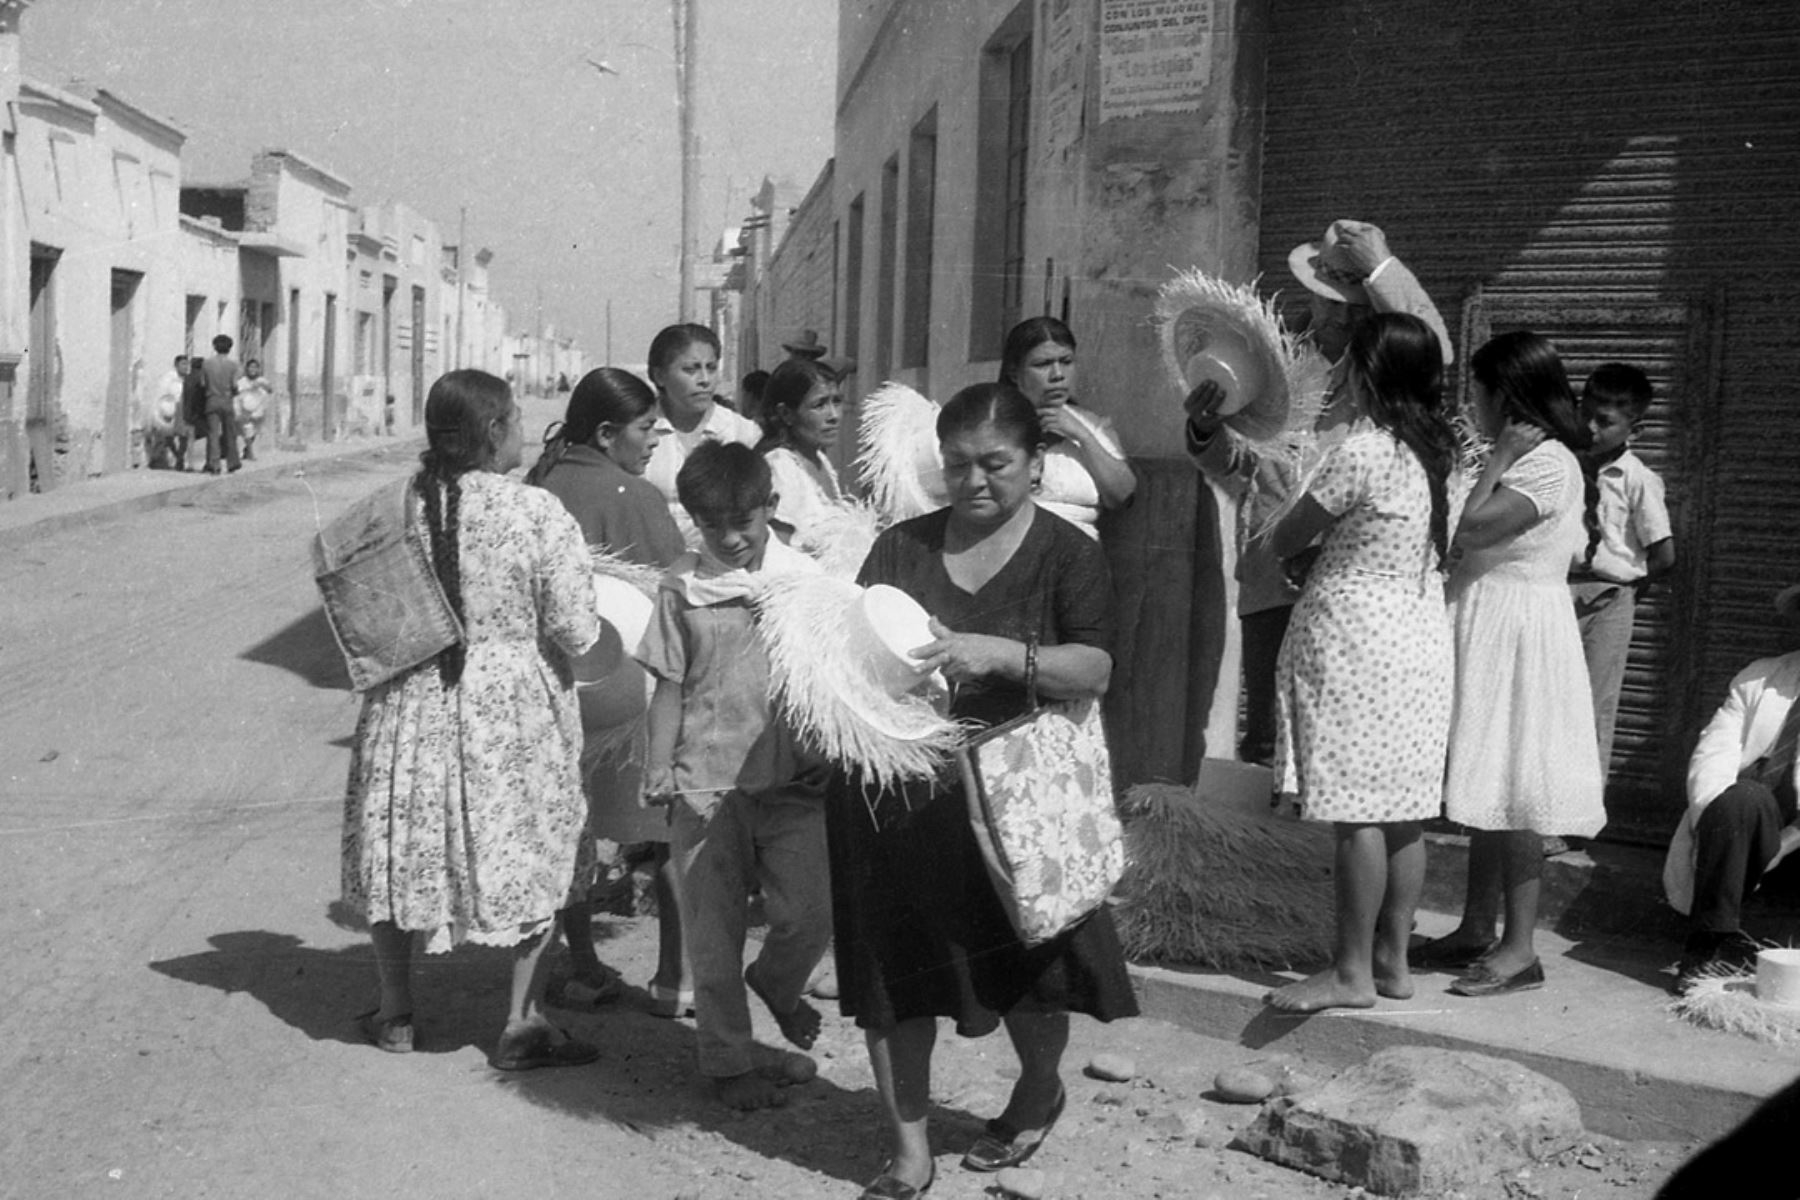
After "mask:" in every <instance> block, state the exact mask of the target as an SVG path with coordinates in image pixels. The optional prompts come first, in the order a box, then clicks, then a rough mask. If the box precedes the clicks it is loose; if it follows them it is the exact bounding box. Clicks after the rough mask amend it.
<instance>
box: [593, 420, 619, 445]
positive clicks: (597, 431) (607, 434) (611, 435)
mask: <svg viewBox="0 0 1800 1200" xmlns="http://www.w3.org/2000/svg"><path fill="white" fill-rule="evenodd" d="M618 436H619V427H618V426H617V425H614V424H613V423H612V422H611V421H602V422H600V423H599V424H598V425H596V426H594V448H595V449H597V450H605V449H606V448H607V447H608V446H610V445H612V444H613V442H614V441H616V440H617V439H618Z"/></svg>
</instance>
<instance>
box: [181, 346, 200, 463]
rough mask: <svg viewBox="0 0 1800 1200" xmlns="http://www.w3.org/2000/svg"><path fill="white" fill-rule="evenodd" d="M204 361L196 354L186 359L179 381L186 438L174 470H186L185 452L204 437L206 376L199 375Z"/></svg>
mask: <svg viewBox="0 0 1800 1200" xmlns="http://www.w3.org/2000/svg"><path fill="white" fill-rule="evenodd" d="M204 361H205V360H204V359H202V358H201V357H200V356H199V355H198V354H195V355H191V356H190V357H189V358H188V370H187V375H186V376H184V377H183V378H182V381H181V412H182V415H183V418H184V419H185V421H186V423H187V428H188V438H187V440H186V441H185V442H183V443H182V449H181V461H180V462H179V463H178V464H177V466H176V469H177V470H181V471H185V470H187V469H188V465H187V452H188V449H189V448H190V447H191V446H192V445H193V440H194V438H196V437H199V438H204V437H205V436H206V376H205V375H203V374H201V373H200V364H201V363H202V362H204Z"/></svg>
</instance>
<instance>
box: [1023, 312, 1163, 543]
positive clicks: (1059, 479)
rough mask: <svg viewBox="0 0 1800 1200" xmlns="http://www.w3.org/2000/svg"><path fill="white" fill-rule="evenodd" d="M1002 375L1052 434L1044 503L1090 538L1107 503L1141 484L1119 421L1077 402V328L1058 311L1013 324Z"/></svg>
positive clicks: (1125, 497) (1119, 501)
mask: <svg viewBox="0 0 1800 1200" xmlns="http://www.w3.org/2000/svg"><path fill="white" fill-rule="evenodd" d="M1000 381H1001V382H1002V383H1010V384H1012V385H1013V386H1014V387H1016V388H1018V389H1019V391H1020V392H1022V393H1023V394H1024V396H1025V398H1026V399H1027V400H1029V401H1031V403H1032V405H1033V407H1035V408H1036V409H1037V411H1038V420H1039V422H1040V423H1042V425H1043V427H1044V435H1045V437H1046V438H1047V439H1048V441H1047V444H1046V449H1045V451H1044V466H1043V476H1042V480H1041V482H1040V484H1039V489H1038V494H1037V503H1038V504H1039V505H1040V506H1042V507H1043V508H1045V509H1047V510H1049V511H1050V512H1053V513H1055V514H1056V515H1057V516H1059V517H1061V518H1063V519H1064V520H1065V521H1069V522H1071V523H1072V524H1074V525H1075V526H1076V528H1078V529H1080V530H1081V531H1082V532H1083V533H1085V534H1087V535H1088V536H1089V537H1093V538H1097V537H1099V536H1100V533H1099V529H1098V527H1097V525H1096V522H1097V521H1098V520H1099V517H1100V513H1101V511H1102V510H1104V509H1109V508H1118V507H1120V506H1122V505H1124V504H1125V503H1127V502H1128V501H1129V500H1130V499H1131V495H1132V493H1133V492H1135V491H1136V490H1137V476H1136V475H1134V474H1133V473H1132V470H1131V464H1130V463H1129V462H1128V461H1126V458H1125V451H1124V449H1123V448H1121V447H1120V445H1119V435H1118V433H1117V432H1116V431H1114V429H1113V425H1112V422H1111V421H1108V420H1107V419H1106V418H1105V417H1102V416H1098V415H1097V414H1095V413H1092V412H1089V411H1088V410H1087V409H1084V408H1081V407H1079V406H1078V405H1077V404H1076V403H1075V382H1076V376H1075V334H1074V333H1073V332H1071V331H1070V329H1069V327H1068V326H1067V325H1065V324H1064V323H1063V322H1061V321H1059V320H1057V319H1056V318H1055V317H1032V318H1031V319H1030V320H1027V321H1021V322H1020V323H1019V324H1017V325H1015V326H1013V327H1012V330H1011V331H1010V332H1009V333H1008V334H1007V335H1006V343H1005V346H1004V348H1003V349H1002V351H1001V355H1000Z"/></svg>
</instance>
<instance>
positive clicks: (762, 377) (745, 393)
mask: <svg viewBox="0 0 1800 1200" xmlns="http://www.w3.org/2000/svg"><path fill="white" fill-rule="evenodd" d="M768 383H769V373H768V372H767V371H752V372H750V373H749V374H748V375H746V376H744V377H743V379H741V380H739V381H738V401H737V410H738V412H740V413H742V414H743V415H744V416H746V417H749V418H750V419H751V420H752V421H755V422H756V423H757V424H758V425H760V426H762V429H763V432H764V433H765V434H766V433H768V432H769V426H768V422H767V421H765V420H764V419H763V418H764V416H765V414H764V412H763V388H765V387H767V386H768Z"/></svg>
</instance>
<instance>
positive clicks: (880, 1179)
mask: <svg viewBox="0 0 1800 1200" xmlns="http://www.w3.org/2000/svg"><path fill="white" fill-rule="evenodd" d="M893 1169H894V1161H893V1159H889V1160H888V1161H887V1162H886V1163H884V1164H882V1168H881V1174H879V1175H877V1176H876V1177H875V1178H874V1179H872V1180H870V1181H869V1186H867V1187H865V1188H864V1189H863V1190H862V1195H861V1196H858V1197H857V1200H918V1198H919V1197H920V1196H923V1195H924V1194H925V1193H926V1192H929V1191H930V1190H931V1185H932V1184H934V1183H936V1182H937V1160H935V1159H933V1160H932V1163H931V1176H930V1178H928V1179H926V1180H925V1182H924V1183H922V1184H920V1185H919V1186H918V1187H914V1186H913V1185H912V1184H910V1183H905V1182H903V1181H901V1180H899V1179H896V1178H895V1177H894V1176H892V1175H890V1174H888V1172H889V1171H891V1170H893Z"/></svg>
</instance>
